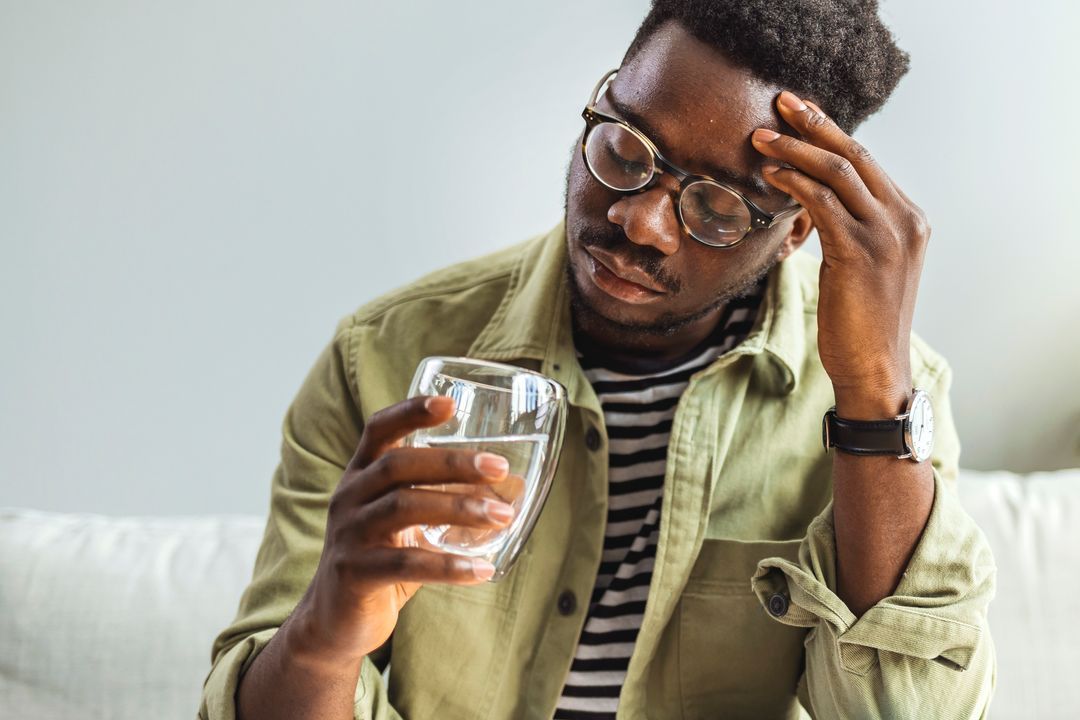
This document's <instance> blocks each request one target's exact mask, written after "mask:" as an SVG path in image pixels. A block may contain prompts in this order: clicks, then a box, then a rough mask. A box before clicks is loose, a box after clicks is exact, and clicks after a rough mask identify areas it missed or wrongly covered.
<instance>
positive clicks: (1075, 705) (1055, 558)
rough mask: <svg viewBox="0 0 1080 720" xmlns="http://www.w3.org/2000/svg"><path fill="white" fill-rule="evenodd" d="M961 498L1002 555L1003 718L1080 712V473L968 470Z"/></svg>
mask: <svg viewBox="0 0 1080 720" xmlns="http://www.w3.org/2000/svg"><path fill="white" fill-rule="evenodd" d="M960 499H961V502H962V503H963V505H964V507H965V508H966V509H967V511H968V512H969V513H970V514H971V515H972V517H974V518H975V520H976V522H978V524H979V526H980V527H981V528H982V529H983V532H985V533H986V537H987V539H988V540H989V541H990V547H991V548H992V549H993V551H994V559H995V560H996V561H997V567H998V576H997V597H996V598H994V601H993V602H992V603H991V604H990V630H991V632H992V633H993V637H994V644H995V646H996V647H997V661H998V674H997V691H996V692H995V694H994V700H993V702H992V704H991V706H990V707H991V709H992V712H991V716H992V717H995V718H1018V719H1019V718H1059V717H1080V684H1078V683H1077V682H1076V679H1075V676H1074V674H1073V673H1074V671H1075V668H1076V665H1077V663H1078V661H1080V629H1078V627H1077V624H1076V620H1077V618H1080V469H1076V470H1059V471H1056V472H1047V473H1033V474H1031V475H1014V474H1012V473H1007V472H975V471H972V470H962V471H961V475H960Z"/></svg>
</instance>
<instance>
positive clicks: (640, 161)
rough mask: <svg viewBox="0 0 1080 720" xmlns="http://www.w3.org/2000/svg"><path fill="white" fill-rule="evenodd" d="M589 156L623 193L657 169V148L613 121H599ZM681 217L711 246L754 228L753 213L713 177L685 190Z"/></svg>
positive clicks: (596, 171) (603, 178)
mask: <svg viewBox="0 0 1080 720" xmlns="http://www.w3.org/2000/svg"><path fill="white" fill-rule="evenodd" d="M585 160H586V164H587V165H588V167H589V171H590V172H591V173H592V174H593V176H594V177H595V178H596V179H597V180H599V181H600V182H602V183H603V184H604V185H607V186H608V187H610V188H611V189H613V190H618V191H620V192H633V191H634V190H640V189H641V188H643V187H645V186H646V185H648V184H649V181H650V180H652V177H653V175H654V174H655V172H656V167H655V165H654V160H653V154H652V150H650V149H649V147H648V146H647V145H646V144H645V143H644V142H643V141H642V140H641V138H639V137H638V136H637V135H635V134H634V133H633V132H631V131H630V130H628V129H627V128H625V127H623V126H622V125H619V124H617V123H613V122H602V123H599V124H598V125H596V126H594V127H593V128H592V130H591V131H590V132H589V134H588V136H587V137H586V138H585ZM679 215H680V217H681V218H682V221H683V223H684V224H685V225H686V227H687V229H688V230H689V231H690V234H691V235H693V236H694V237H695V238H697V239H698V240H700V241H701V242H704V243H706V244H709V245H731V244H733V243H736V242H738V241H739V240H740V239H741V238H742V237H743V235H745V234H746V232H747V231H748V229H749V227H750V211H749V210H748V209H747V207H746V205H745V204H744V203H743V201H742V200H741V199H740V198H739V197H738V196H737V195H735V194H734V193H733V192H731V191H730V190H728V189H727V188H724V187H723V186H721V185H718V184H716V183H714V182H711V181H709V180H695V181H693V182H691V183H690V184H688V185H686V186H685V187H684V188H683V192H682V195H681V198H680V200H679Z"/></svg>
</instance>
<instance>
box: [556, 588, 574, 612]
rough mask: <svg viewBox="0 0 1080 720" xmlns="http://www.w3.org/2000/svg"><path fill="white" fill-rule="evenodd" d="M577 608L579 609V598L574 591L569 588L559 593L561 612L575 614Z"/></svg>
mask: <svg viewBox="0 0 1080 720" xmlns="http://www.w3.org/2000/svg"><path fill="white" fill-rule="evenodd" d="M575 609H577V598H576V597H574V593H572V592H570V591H569V590H563V591H562V592H561V593H559V614H560V615H573V614H574V610H575Z"/></svg>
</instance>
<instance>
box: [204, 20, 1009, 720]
mask: <svg viewBox="0 0 1080 720" xmlns="http://www.w3.org/2000/svg"><path fill="white" fill-rule="evenodd" d="M905 70H906V56H905V55H904V54H903V53H902V52H901V51H899V50H898V49H897V48H896V46H895V45H894V44H893V41H892V39H891V36H890V34H889V32H888V31H887V30H886V29H885V28H884V27H882V25H881V24H880V22H879V20H878V18H877V8H876V3H873V2H869V1H868V2H849V3H843V4H841V3H830V2H818V1H814V2H810V1H809V0H807V1H805V2H793V3H782V4H781V3H771V2H766V1H765V0H752V1H744V2H740V3H725V2H719V1H717V2H711V3H708V2H701V1H696V2H695V1H691V0H657V1H656V2H655V3H654V6H653V8H652V10H651V11H650V13H649V15H648V16H647V18H646V19H645V21H644V23H643V25H642V27H641V28H640V30H639V32H638V35H637V37H636V38H635V39H634V41H633V43H632V44H631V46H630V49H629V50H628V52H627V54H626V57H625V58H624V60H623V63H622V64H621V66H620V67H619V69H618V71H617V73H615V74H614V75H609V76H607V77H605V78H604V80H602V81H601V83H600V85H598V86H597V88H596V91H595V92H594V93H593V96H592V98H591V99H590V101H589V103H588V104H587V107H586V110H585V113H584V116H585V120H586V128H585V130H584V132H583V136H582V143H581V149H580V152H577V151H576V152H575V153H574V156H573V159H572V161H571V164H570V169H569V175H568V180H567V191H566V215H565V219H564V222H560V223H559V225H557V226H556V227H555V229H554V230H552V231H551V232H550V233H548V234H547V235H545V236H542V237H540V238H536V239H534V240H531V241H529V242H527V243H524V244H522V245H519V246H516V247H513V248H510V249H508V250H506V251H503V252H501V253H498V254H496V255H493V256H491V257H487V258H482V259H480V260H477V261H473V262H471V263H466V264H464V265H461V266H457V267H454V268H449V269H447V270H445V271H442V272H439V273H435V274H434V275H432V276H429V277H427V278H424V279H422V280H420V281H418V282H417V283H415V284H413V285H411V286H410V287H407V288H404V289H403V290H400V291H398V292H396V293H392V294H391V295H389V296H387V297H385V298H382V299H380V300H378V301H376V302H374V303H371V304H369V305H367V306H365V307H363V308H361V309H360V310H359V311H357V312H356V313H355V314H353V315H351V316H349V317H347V318H345V319H344V320H342V322H341V323H340V324H339V326H338V329H337V333H336V335H335V337H334V340H333V341H332V343H331V344H330V345H329V347H328V348H327V349H326V350H325V351H324V353H323V354H322V355H321V356H320V357H319V359H318V361H317V362H316V364H315V367H314V368H313V370H312V371H311V373H310V375H309V376H308V378H307V379H306V381H305V383H304V385H303V386H302V388H301V390H300V392H299V394H298V396H297V397H296V399H295V401H294V403H293V405H292V406H291V407H290V409H289V412H288V414H287V416H286V419H285V423H284V426H283V432H284V441H283V445H282V460H281V464H280V466H279V468H278V470H277V473H276V474H275V477H274V483H273V500H272V506H271V513H270V518H269V521H268V524H267V528H266V534H265V538H264V541H263V545H262V548H261V550H260V552H259V556H258V561H257V565H256V570H255V577H254V579H253V581H252V584H251V586H250V587H249V589H248V591H247V592H246V594H245V596H244V598H243V600H242V603H241V608H240V613H239V615H238V617H237V619H236V621H235V622H234V623H233V624H232V626H231V627H229V628H228V629H227V630H225V631H224V632H223V633H222V635H221V636H220V637H219V638H218V640H217V642H216V644H215V647H214V668H213V670H212V671H211V674H210V676H209V678H208V680H207V683H206V686H205V689H204V697H203V705H202V708H201V712H200V716H201V717H204V718H214V719H218V718H233V717H241V718H245V719H250V718H279V717H280V718H286V717H288V718H305V717H311V718H316V717H317V718H334V717H337V718H348V717H350V716H352V717H360V718H394V717H409V718H429V717H432V718H434V717H438V718H480V717H483V718H552V717H556V718H604V717H609V718H610V717H616V716H617V717H618V718H646V717H648V718H676V717H678V718H715V717H752V718H763V717H764V718H771V717H798V716H799V715H800V713H801V712H802V710H803V709H805V710H806V711H808V712H809V713H810V714H811V715H812V716H814V717H819V718H839V717H851V718H873V717H887V718H901V717H904V718H907V717H910V718H961V717H963V718H967V717H981V716H983V715H984V714H985V713H986V710H987V706H988V704H989V698H990V694H991V692H992V688H993V680H994V659H993V648H992V643H991V639H990V635H989V632H988V629H987V624H986V607H987V604H988V602H989V600H990V597H991V596H992V594H993V576H994V568H993V561H992V558H991V556H990V553H989V550H988V549H987V546H986V544H985V541H984V540H983V539H982V537H981V535H980V533H979V531H978V529H977V528H976V527H975V526H974V524H973V523H972V521H971V520H970V519H969V518H968V517H967V516H966V515H965V514H964V512H963V511H962V510H961V509H960V507H959V504H958V502H957V499H956V496H955V493H954V490H953V489H952V487H951V486H952V484H953V482H954V480H955V476H956V472H957V462H958V454H959V444H958V441H957V438H956V434H955V430H954V428H953V424H952V419H951V415H950V412H949V406H948V389H949V383H950V371H949V368H948V365H947V364H946V363H945V361H944V360H943V359H942V358H941V357H940V356H938V355H937V354H935V353H934V352H933V351H932V350H931V349H929V348H928V347H927V346H926V344H925V343H923V342H922V341H921V340H919V339H918V338H917V337H915V336H913V335H911V332H910V326H911V319H912V312H913V308H914V304H915V295H916V289H917V285H918V280H919V275H920V271H921V266H922V260H923V254H924V252H925V249H926V245H927V240H928V236H929V229H928V227H927V223H926V220H925V219H924V217H923V214H922V212H921V211H920V210H919V208H918V207H917V206H915V205H914V204H913V203H912V201H911V200H910V199H908V197H907V196H906V195H905V194H904V192H903V191H902V190H901V189H900V188H899V187H897V185H896V184H895V183H894V182H893V181H892V180H891V179H890V178H889V176H888V175H887V174H886V172H885V171H884V170H883V169H882V168H881V167H880V166H879V165H878V164H877V163H876V162H875V161H874V159H873V157H872V156H871V155H870V154H869V153H867V152H866V151H865V150H864V149H863V148H861V147H860V146H859V145H858V144H856V143H855V142H854V141H853V140H851V138H850V137H849V134H850V132H851V131H852V129H853V128H854V127H855V126H856V125H857V124H858V123H859V122H861V121H862V120H863V119H865V118H866V117H867V116H868V115H869V114H870V113H872V112H873V111H874V110H876V109H877V108H878V107H880V105H881V104H882V103H883V102H884V100H885V99H886V97H887V95H888V94H889V93H890V92H891V91H892V89H893V88H894V87H895V85H896V83H897V82H898V80H899V78H900V77H901V76H902V75H903V73H904V71H905ZM814 228H816V229H817V230H818V234H819V237H820V241H821V246H822V255H823V258H824V259H823V262H822V263H821V264H820V267H818V264H817V263H816V262H815V261H814V260H813V259H811V258H808V257H807V256H806V255H805V253H798V254H796V253H795V251H796V250H797V249H798V248H799V247H800V246H801V245H802V244H803V243H804V242H805V241H806V238H807V236H808V235H809V233H810V232H811V230H812V229H814ZM428 355H465V356H469V357H475V358H481V359H488V360H496V361H501V362H508V363H513V364H517V365H520V366H524V367H529V368H533V369H537V370H540V371H541V372H544V373H545V374H548V375H550V376H552V377H554V378H556V379H558V380H559V381H560V382H562V383H563V384H564V385H565V386H566V387H567V389H568V397H569V402H570V413H569V418H568V423H567V430H566V439H565V444H564V448H563V455H562V459H561V463H560V467H559V471H558V474H557V476H556V479H555V483H554V486H553V489H552V491H551V495H550V496H549V498H548V501H547V504H546V506H545V508H544V511H543V514H542V515H541V518H540V520H539V522H538V524H537V526H536V528H535V531H534V533H533V535H532V537H531V538H530V540H529V542H528V544H527V546H526V548H525V550H524V552H523V555H522V556H521V557H520V558H519V560H518V562H517V564H516V565H515V567H514V569H513V571H512V572H511V573H510V574H509V576H508V577H507V578H505V579H503V580H502V581H500V582H499V583H486V582H484V581H485V580H486V578H488V577H490V575H491V572H492V568H491V566H490V565H488V564H487V563H486V562H484V561H482V560H471V559H469V558H465V557H458V556H454V555H449V554H445V553H438V552H435V551H432V550H427V549H421V548H417V547H410V539H411V538H412V537H413V535H414V534H415V526H416V525H418V524H421V523H430V524H442V523H450V524H457V525H463V526H473V527H482V528H493V527H496V528H497V527H503V526H505V525H506V524H507V523H508V522H509V520H510V517H511V513H510V512H509V510H510V508H509V506H506V505H503V504H501V503H483V502H479V501H472V500H467V501H461V500H460V498H457V499H455V497H454V496H453V495H451V494H447V493H432V492H429V491H426V490H424V489H421V488H415V487H413V486H414V485H416V484H430V483H444V482H463V483H464V482H468V483H480V484H482V483H485V482H492V481H497V480H499V479H501V478H503V477H504V476H505V474H506V472H507V467H506V463H505V462H504V461H503V460H502V459H501V458H498V457H496V456H491V455H484V454H480V455H475V454H472V453H468V452H464V451H451V450H438V449H431V448H426V449H411V448H402V447H399V446H398V444H399V443H398V441H399V440H400V439H401V438H403V437H404V436H405V435H406V434H408V433H409V432H410V431H412V430H413V429H415V428H418V427H423V426H431V425H436V424H439V423H441V422H442V421H444V420H445V419H446V418H447V417H449V415H450V414H451V413H452V412H453V407H452V402H451V401H448V400H447V399H431V398H416V399H413V400H409V401H405V402H401V398H403V397H404V396H405V394H406V389H407V386H408V382H409V379H410V377H411V374H412V371H413V369H414V368H415V366H416V364H417V363H418V362H419V360H420V359H421V358H423V357H425V356H428ZM913 389H914V390H913ZM916 390H917V391H916ZM833 405H835V410H833V411H829V409H830V406H833ZM826 411H829V412H828V413H826ZM823 414H825V422H824V425H825V428H826V430H827V438H826V442H827V444H828V445H830V446H834V447H836V448H837V449H836V450H834V451H831V452H828V453H826V451H825V450H824V449H823V448H822V445H821V443H822V440H821V430H822V419H823ZM904 414H909V417H908V419H907V420H896V419H895V418H896V417H897V416H899V415H904ZM935 418H936V420H935ZM934 422H936V426H933V423H934ZM388 663H389V664H390V670H389V676H388V677H389V679H388V684H384V682H383V679H382V677H380V672H381V671H383V670H384V669H385V668H386V666H387V664H388Z"/></svg>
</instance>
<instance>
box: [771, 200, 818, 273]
mask: <svg viewBox="0 0 1080 720" xmlns="http://www.w3.org/2000/svg"><path fill="white" fill-rule="evenodd" d="M787 223H790V225H789V226H788V231H787V235H785V236H784V242H783V244H781V245H780V249H779V250H777V251H776V261H777V262H780V261H781V260H784V259H785V258H787V256H788V255H790V254H791V253H793V252H795V251H796V250H798V249H799V248H800V247H802V244H803V243H804V242H806V238H808V237H810V231H811V230H813V229H814V221H813V220H811V219H810V213H809V212H807V211H806V209H805V208H804V209H803V210H800V211H799V212H797V213H795V215H793V216H792V217H791V218H790V219H788V220H787ZM787 223H785V224H787Z"/></svg>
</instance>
